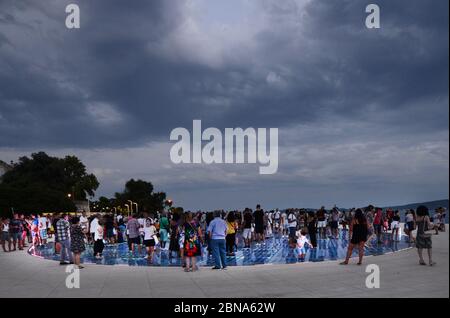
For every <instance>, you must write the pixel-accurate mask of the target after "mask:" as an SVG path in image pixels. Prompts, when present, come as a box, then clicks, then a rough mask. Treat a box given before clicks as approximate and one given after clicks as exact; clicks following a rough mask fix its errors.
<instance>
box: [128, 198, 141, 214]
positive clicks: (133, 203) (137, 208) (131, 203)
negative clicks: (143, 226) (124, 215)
mask: <svg viewBox="0 0 450 318" xmlns="http://www.w3.org/2000/svg"><path fill="white" fill-rule="evenodd" d="M127 201H128V202H130V206H131V212H133V205H136V213H138V212H139V206H138V204H137V202H133V201H131V200H127Z"/></svg>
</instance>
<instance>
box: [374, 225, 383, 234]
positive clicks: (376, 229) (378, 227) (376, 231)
mask: <svg viewBox="0 0 450 318" xmlns="http://www.w3.org/2000/svg"><path fill="white" fill-rule="evenodd" d="M381 226H382V224H374V225H373V229H374V231H375V233H381Z"/></svg>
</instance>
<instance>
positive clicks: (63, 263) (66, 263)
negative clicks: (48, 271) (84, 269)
mask: <svg viewBox="0 0 450 318" xmlns="http://www.w3.org/2000/svg"><path fill="white" fill-rule="evenodd" d="M59 265H69V263H68V262H59Z"/></svg>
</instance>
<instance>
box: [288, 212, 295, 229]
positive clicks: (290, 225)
mask: <svg viewBox="0 0 450 318" xmlns="http://www.w3.org/2000/svg"><path fill="white" fill-rule="evenodd" d="M288 220H289V221H294V222H290V223H289V227H297V217H296V216H295V214H294V213H291V214H289V216H288Z"/></svg>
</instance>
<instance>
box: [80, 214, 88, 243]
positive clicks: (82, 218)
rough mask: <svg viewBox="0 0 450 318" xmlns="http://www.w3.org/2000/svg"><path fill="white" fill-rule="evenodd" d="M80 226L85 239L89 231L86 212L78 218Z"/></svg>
mask: <svg viewBox="0 0 450 318" xmlns="http://www.w3.org/2000/svg"><path fill="white" fill-rule="evenodd" d="M80 226H81V230H82V231H83V233H84V235H85V236H86V237H87V234H88V232H89V231H88V230H89V219H88V218H87V216H86V211H83V212H82V213H81V216H80Z"/></svg>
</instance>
